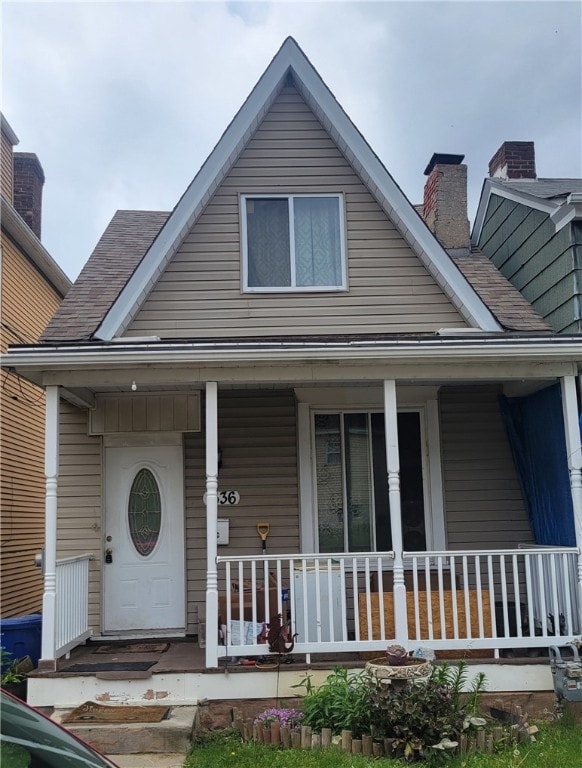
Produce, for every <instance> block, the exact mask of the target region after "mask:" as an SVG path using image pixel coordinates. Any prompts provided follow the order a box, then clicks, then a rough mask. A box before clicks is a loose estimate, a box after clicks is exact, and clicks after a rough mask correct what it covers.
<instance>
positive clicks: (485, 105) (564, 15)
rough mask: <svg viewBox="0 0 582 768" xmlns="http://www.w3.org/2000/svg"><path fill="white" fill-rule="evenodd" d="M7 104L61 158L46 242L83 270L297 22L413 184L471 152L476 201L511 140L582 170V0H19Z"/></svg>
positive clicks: (331, 81) (221, 119) (176, 174)
mask: <svg viewBox="0 0 582 768" xmlns="http://www.w3.org/2000/svg"><path fill="white" fill-rule="evenodd" d="M3 15H4V24H3V41H2V42H3V60H2V64H3V68H2V69H3V75H2V77H3V83H2V85H3V95H4V99H3V111H4V113H5V114H6V117H7V119H8V120H9V122H10V124H11V125H12V127H13V128H14V130H15V131H16V133H17V135H18V136H19V137H20V139H21V143H20V146H19V147H18V149H20V150H22V151H33V152H36V153H37V154H38V156H39V158H40V160H41V163H42V165H43V167H44V170H45V174H46V178H47V181H46V185H45V194H44V215H43V241H44V243H45V245H46V247H47V248H48V250H49V251H50V252H51V253H52V255H53V256H54V257H55V258H56V259H57V261H58V262H59V263H60V264H61V266H62V267H63V268H64V269H65V271H66V272H67V273H68V274H69V275H70V276H72V277H74V276H76V274H77V273H78V272H79V270H80V268H81V266H82V265H83V263H84V261H85V260H86V259H87V258H88V256H89V255H90V252H91V250H92V248H93V247H94V245H95V243H96V241H97V239H98V237H99V235H100V234H101V232H102V230H103V229H104V227H105V226H106V224H107V222H108V220H109V219H110V218H111V216H112V215H113V213H114V212H115V210H116V209H117V208H143V209H150V210H152V209H161V210H171V209H172V208H173V206H174V205H175V203H176V202H177V200H178V199H179V197H180V196H181V194H182V193H183V191H184V190H185V188H186V186H187V185H188V183H189V182H190V181H191V179H192V178H193V177H194V175H195V173H196V171H197V170H198V168H199V167H200V165H201V164H202V163H203V162H204V160H205V158H206V156H207V155H208V153H209V152H210V151H211V149H212V147H213V146H214V145H215V144H216V142H217V140H218V139H219V137H220V135H221V134H222V132H223V131H224V129H225V128H226V126H227V125H228V123H229V122H230V120H231V119H232V117H233V116H234V114H235V113H236V111H237V110H238V109H239V107H240V106H241V104H242V103H243V101H244V100H245V98H246V97H247V95H248V94H249V92H250V91H251V89H252V88H253V86H254V85H255V83H256V81H257V80H258V78H259V77H260V75H261V74H262V72H263V71H264V69H265V68H266V66H267V65H268V63H269V62H270V60H271V59H272V57H273V55H274V54H275V53H276V51H277V50H278V48H279V47H280V45H281V44H282V42H283V40H284V39H285V38H286V37H287V36H288V35H293V36H294V37H295V39H296V40H297V41H298V43H299V44H300V45H301V47H302V48H303V50H304V51H305V53H306V54H307V56H308V57H309V58H310V60H311V62H312V63H313V64H314V66H315V67H316V68H317V70H318V71H319V73H320V74H321V76H322V77H323V79H324V80H325V81H326V83H327V84H328V86H329V87H330V88H331V90H332V91H333V93H334V94H335V96H336V97H337V99H338V100H339V102H340V103H341V104H342V106H343V107H344V108H345V110H346V111H347V112H348V114H349V115H350V117H351V118H352V120H353V121H354V122H355V124H356V125H357V126H358V128H359V129H360V130H361V131H362V133H363V134H364V136H365V137H366V138H367V139H368V141H369V142H370V144H371V145H372V147H373V149H374V150H375V151H376V152H377V154H378V155H379V156H380V158H381V159H382V160H383V161H384V162H385V164H386V166H387V167H388V170H389V171H390V172H391V173H392V175H393V176H394V177H395V179H396V181H397V182H398V183H399V184H400V186H401V187H402V188H403V190H404V191H405V193H406V194H407V195H408V196H409V197H410V199H411V200H412V202H418V201H419V200H420V199H421V197H422V187H423V184H424V177H423V176H422V171H423V169H424V167H425V166H426V163H427V162H428V160H429V158H430V156H431V155H432V153H433V152H435V151H443V152H459V153H465V154H466V162H468V164H469V183H470V189H469V191H470V200H471V207H472V209H473V210H474V207H475V205H476V197H477V194H478V191H479V189H480V187H481V184H482V181H483V176H484V174H485V173H486V169H487V162H488V160H489V158H490V157H491V156H492V154H493V153H494V151H495V150H496V149H497V147H498V146H499V145H500V143H501V142H502V141H503V140H506V139H526V140H534V141H535V142H536V151H537V158H538V169H539V172H540V174H541V175H546V176H573V175H574V176H575V175H582V173H581V165H582V161H581V155H580V133H581V118H580V115H581V109H580V92H581V88H580V66H579V65H580V48H581V43H580V40H581V33H582V29H581V23H580V6H579V5H578V4H577V3H569V2H564V3H561V2H532V3H530V2H505V3H490V2H482V3H477V2H467V3H458V2H424V3H420V2H418V3H417V2H370V3H364V2H362V3H360V2H334V3H330V2H320V3H317V2H310V3H303V2H300V3H283V2H271V3H249V2H228V3H221V2H207V3H202V2H158V3H141V2H117V3H116V2H112V3H100V2H94V3H87V2H82V3H64V2H63V3H61V2H52V3H16V2H12V3H10V2H9V3H5V5H4V14H3Z"/></svg>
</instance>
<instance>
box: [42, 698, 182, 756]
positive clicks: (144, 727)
mask: <svg viewBox="0 0 582 768" xmlns="http://www.w3.org/2000/svg"><path fill="white" fill-rule="evenodd" d="M120 706H122V705H120ZM70 711H71V710H65V709H58V710H55V711H54V712H53V714H52V718H53V720H56V721H57V722H59V723H60V722H62V720H63V718H64V717H65V715H66V714H68V713H69V712H70ZM195 719H196V707H186V706H184V707H180V706H176V707H170V711H169V713H168V717H167V718H166V719H165V720H162V721H161V722H159V723H115V724H107V725H96V724H91V725H78V724H69V723H65V724H64V725H65V728H67V729H68V730H69V731H71V732H72V733H74V734H75V735H77V736H79V737H80V738H81V739H83V741H86V742H87V743H88V744H91V745H92V746H94V747H96V748H97V749H98V750H100V751H101V752H104V753H105V754H106V755H141V754H172V753H180V754H182V755H186V753H187V752H188V750H189V749H190V745H191V743H192V732H193V730H194V722H195Z"/></svg>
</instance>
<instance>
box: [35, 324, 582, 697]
mask: <svg viewBox="0 0 582 768" xmlns="http://www.w3.org/2000/svg"><path fill="white" fill-rule="evenodd" d="M445 343H447V344H449V342H445V341H444V340H440V339H439V340H438V342H437V344H438V346H439V347H441V346H442V345H444V344H445ZM386 344H388V345H390V344H391V342H386ZM432 344H433V342H432V341H431V345H432ZM488 344H489V345H490V346H489V348H487V347H486V345H482V344H481V341H479V343H478V344H477V343H475V344H473V343H472V342H468V341H466V340H464V339H463V340H462V341H459V342H458V343H455V344H452V345H451V347H450V349H448V347H447V349H448V352H447V356H446V357H445V358H444V359H443V360H439V361H438V362H437V363H429V362H428V361H427V360H425V359H423V358H422V357H419V354H418V352H417V351H416V348H415V349H412V350H407V351H405V354H406V355H407V356H408V357H406V358H405V359H406V364H400V365H399V368H398V371H399V375H398V378H395V371H394V364H393V362H391V361H389V360H386V359H382V360H380V361H377V359H376V358H377V357H378V356H380V351H378V350H377V348H376V347H374V349H373V350H372V351H371V352H369V355H370V356H371V361H372V362H371V361H367V363H369V365H368V364H367V365H363V364H362V363H361V351H360V350H359V348H358V349H355V348H352V347H351V346H349V345H347V346H346V350H345V352H346V354H347V353H349V355H350V358H349V363H348V361H347V360H346V361H344V360H343V359H342V360H341V361H339V362H341V364H338V360H337V358H338V351H337V349H335V347H334V349H333V350H331V351H329V350H328V349H327V348H325V350H324V352H325V354H326V355H328V356H329V358H330V359H329V360H328V359H327V357H326V359H325V360H324V361H323V362H322V363H319V362H318V363H311V362H310V363H307V362H306V361H305V360H304V359H303V358H304V356H305V355H306V351H305V349H304V348H303V347H302V348H301V349H300V350H295V349H293V350H292V352H293V355H296V356H300V358H301V359H300V360H299V361H298V362H297V363H296V365H295V367H290V365H291V362H292V360H285V362H284V363H282V364H281V365H280V366H279V365H272V366H270V367H268V366H263V367H261V368H259V367H257V366H256V365H253V364H251V363H248V365H247V364H246V363H245V365H242V364H241V365H240V366H239V365H233V362H232V360H230V359H229V360H228V361H225V362H224V370H219V366H218V365H217V367H216V368H215V369H213V370H212V373H213V374H217V373H220V374H221V377H219V376H215V378H217V379H219V381H213V380H205V377H206V374H207V372H206V371H205V370H204V369H203V368H200V369H199V370H196V371H195V370H194V368H193V359H192V357H191V355H192V349H191V346H192V345H188V350H187V351H188V355H189V356H188V361H187V365H186V364H184V367H180V366H179V365H178V363H176V366H177V367H175V368H172V369H166V368H165V367H163V366H161V365H160V366H159V367H158V368H156V367H152V366H149V364H148V365H145V364H144V365H141V363H140V365H139V366H137V367H136V368H135V370H132V372H131V376H128V371H127V370H126V369H124V370H123V371H121V370H120V371H117V370H116V369H115V361H114V362H113V364H112V367H111V369H110V370H109V369H106V370H104V371H97V370H96V369H94V368H93V369H88V370H84V369H83V370H81V368H80V366H81V365H83V358H82V356H81V357H80V358H79V359H78V360H77V358H76V356H75V359H74V360H73V361H72V362H71V365H72V366H74V367H75V370H74V371H65V372H64V373H61V372H60V371H58V372H56V373H55V376H54V377H53V379H51V382H52V383H50V384H47V423H46V440H47V449H46V476H47V481H46V523H47V524H46V557H45V593H44V604H43V648H42V659H41V671H42V672H43V673H47V674H48V673H49V672H53V673H54V672H55V671H56V672H57V673H58V669H59V667H60V666H62V662H61V661H58V660H60V659H62V657H63V656H64V655H65V654H67V653H68V652H70V651H71V650H73V649H75V646H77V645H80V644H81V643H83V642H85V640H86V639H87V637H89V636H92V637H93V638H97V639H105V638H111V639H116V638H117V639H128V638H129V637H131V636H134V637H140V638H141V639H149V638H152V637H160V636H167V637H175V636H177V635H183V636H194V635H197V636H198V637H199V638H202V639H203V640H204V643H205V648H204V668H205V669H206V670H216V669H221V666H222V665H223V664H227V662H226V661H225V660H227V659H228V660H229V661H228V668H229V669H230V668H232V667H233V666H234V665H235V664H236V661H235V660H238V659H240V658H245V657H246V658H252V657H257V656H263V655H266V654H267V653H268V651H267V646H266V644H265V643H264V642H262V641H263V639H264V635H265V625H267V624H272V623H273V620H274V619H275V617H276V616H278V615H281V617H282V620H283V623H285V622H287V621H288V622H289V624H288V627H287V636H286V637H285V638H284V640H285V641H286V642H288V643H289V644H290V642H291V639H292V638H293V640H294V643H295V645H294V647H293V649H292V651H291V656H297V657H301V658H302V657H305V660H306V663H307V664H309V663H310V662H311V661H312V659H313V658H314V657H315V656H316V655H318V654H325V653H334V654H342V656H343V657H344V658H347V657H348V656H349V655H351V654H360V653H373V654H377V653H380V652H382V651H383V650H384V649H385V647H386V646H387V645H389V644H391V643H394V642H396V643H399V644H401V645H403V646H405V647H406V648H407V649H408V650H410V651H414V650H416V649H417V648H419V647H421V648H427V649H429V650H430V651H434V652H437V653H439V652H440V653H447V652H448V653H450V654H453V655H456V656H457V657H464V656H466V655H467V654H469V653H471V654H473V653H475V652H476V651H480V652H484V653H486V654H488V657H489V659H490V660H491V659H493V661H495V660H496V659H500V658H502V657H503V655H504V654H505V655H506V654H508V653H511V652H513V653H514V654H515V653H516V652H517V653H524V654H535V653H536V652H537V649H543V648H547V647H548V646H550V645H554V644H559V645H563V644H565V643H567V642H569V641H571V640H573V639H575V638H577V637H578V636H579V635H580V634H581V631H582V627H581V613H582V610H581V596H582V589H581V585H582V557H581V555H580V545H581V542H582V480H581V478H582V469H581V466H580V465H581V462H582V459H581V453H580V432H579V426H578V414H579V411H578V402H577V393H576V377H575V375H574V374H573V373H571V371H573V367H572V365H571V364H570V363H567V364H566V363H564V364H562V363H560V365H554V364H548V366H546V367H545V368H544V367H543V366H542V365H540V363H538V362H537V361H536V359H534V358H535V356H536V355H537V354H538V351H539V350H538V347H537V346H533V345H530V344H528V345H527V348H524V350H522V352H523V355H524V356H525V360H521V358H520V359H519V361H518V362H517V363H516V362H515V360H514V359H513V357H514V354H515V353H514V352H513V351H511V355H510V359H509V360H505V355H506V351H505V346H506V345H505V342H503V343H501V342H500V341H498V340H494V341H491V342H488ZM139 345H140V342H137V343H136V347H139ZM427 345H428V342H427ZM128 346H131V345H128ZM340 346H341V344H340ZM412 346H415V345H412ZM538 346H539V345H538ZM473 347H475V350H479V355H478V356H477V354H476V351H475V350H473ZM498 347H499V349H498ZM492 348H494V352H493V353H491V352H490V351H489V350H490V349H492ZM115 349H117V347H115ZM342 349H343V348H342ZM472 350H473V351H472ZM483 350H486V351H487V352H488V355H486V356H485V355H484V351H483ZM178 351H179V352H180V351H181V347H180V350H178ZM429 351H430V350H429ZM317 352H318V354H319V353H320V351H319V350H317ZM392 352H393V353H394V354H396V352H398V353H399V354H400V353H401V350H400V349H397V350H396V352H395V351H394V350H392ZM461 352H462V355H461ZM473 352H475V356H476V359H475V361H474V365H473V368H472V369H471V379H469V378H468V373H467V368H466V361H465V358H466V357H467V356H468V355H469V353H471V354H473ZM356 353H357V354H356ZM107 354H109V350H108V351H107ZM164 354H165V351H164ZM201 354H202V351H201ZM204 354H206V350H204ZM221 354H223V352H222V351H221ZM224 354H226V353H225V352H224ZM482 354H483V355H484V357H483V360H481V359H480V356H481V355H482ZM507 354H508V355H509V352H507ZM352 356H353V357H352ZM146 357H147V355H146ZM498 357H499V360H498V359H497V358H498ZM409 358H410V359H409ZM417 358H418V359H417ZM293 359H294V358H293ZM431 359H432V358H431ZM461 359H462V365H461V364H460V363H459V360H461ZM419 360H420V362H422V365H420V364H418V365H417V363H419ZM455 361H456V363H455ZM251 362H252V361H251ZM331 363H333V365H332V364H331ZM91 364H92V365H94V362H92V363H91ZM453 364H455V365H453ZM493 364H494V366H493ZM77 367H78V368H79V370H77ZM133 377H136V378H137V379H138V381H139V384H137V385H136V388H137V387H139V389H137V392H139V394H138V395H135V394H134V390H133V388H132V387H130V390H129V391H127V381H128V380H129V381H130V382H131V381H132V380H133ZM67 381H68V382H69V384H71V383H73V382H74V383H75V384H76V385H77V387H76V389H75V391H73V390H72V389H71V386H69V388H68V389H67V388H65V387H64V383H65V382H67ZM54 382H58V383H54ZM124 382H125V385H124ZM45 383H46V382H45ZM558 383H559V384H560V385H561V386H560V387H558V388H559V389H561V395H562V404H561V406H560V407H561V409H562V411H563V425H564V433H565V438H566V439H565V448H566V461H567V464H566V465H564V470H565V472H566V483H567V485H568V488H567V494H568V496H569V498H570V501H571V505H572V507H573V514H572V511H566V514H567V515H569V518H568V522H569V527H570V528H571V529H572V532H573V533H572V536H571V537H570V538H569V539H568V543H569V544H570V545H569V546H553V545H550V546H536V545H535V544H534V542H535V541H537V539H536V537H535V536H534V532H533V530H532V527H531V521H530V520H529V519H528V514H527V512H526V509H525V505H524V500H523V494H522V493H521V490H520V484H519V480H518V478H517V474H516V470H515V467H514V465H513V462H512V457H511V451H510V448H509V443H508V439H507V435H506V434H505V431H504V426H503V420H502V417H501V413H500V405H499V401H500V396H501V395H503V394H504V393H506V392H509V393H511V392H513V393H515V392H516V391H519V392H523V393H528V392H535V391H536V390H537V389H539V388H540V387H541V388H543V387H545V386H549V385H551V384H554V385H555V384H558ZM89 384H90V385H91V390H90V391H88V390H87V388H85V389H84V390H83V392H82V393H81V394H82V395H83V397H81V394H80V389H79V387H81V385H83V386H84V385H87V386H88V385H89ZM219 438H220V439H219ZM562 439H563V438H562ZM162 465H163V467H164V468H165V467H167V468H168V471H167V472H166V474H164V473H163V472H162V471H161V470H160V469H159V467H162ZM144 468H145V469H146V470H148V471H147V472H145V473H144V472H143V470H144ZM177 468H179V472H176V469H177ZM164 472H165V469H164ZM144 474H145V475H148V477H149V480H150V481H151V480H152V478H153V479H154V480H155V481H156V483H157V490H156V491H155V493H154V494H150V497H149V498H151V499H153V503H155V504H157V507H156V510H157V511H156V513H155V514H156V515H157V517H158V527H157V529H156V530H155V531H152V530H150V529H148V530H145V529H144V531H143V533H144V535H143V536H142V532H140V531H139V530H138V527H137V526H136V524H135V519H134V518H132V515H133V513H134V512H135V510H133V511H132V509H133V507H132V504H131V503H130V502H131V499H132V498H133V496H132V494H133V495H135V494H134V491H135V490H136V488H137V487H138V483H137V480H138V479H139V478H140V477H141V476H142V475H144ZM114 481H115V482H114ZM117 481H119V482H118V484H117V485H116V482H117ZM156 483H153V485H154V486H156ZM170 491H171V492H172V493H174V492H176V491H177V496H176V495H173V496H172V495H170ZM148 493H149V492H148ZM231 494H232V497H233V499H234V502H233V504H232V505H231V506H227V507H225V506H223V504H224V502H223V501H222V500H221V499H222V496H225V497H227V501H228V497H230V495H231ZM162 500H165V501H168V500H171V502H172V503H161V501H162ZM174 501H175V502H176V503H174ZM229 504H230V502H229ZM563 509H564V510H566V505H563ZM162 510H163V512H162ZM164 515H165V519H166V520H170V522H171V524H172V525H175V527H174V529H172V530H171V531H169V532H170V533H171V534H172V535H171V536H169V535H168V531H166V529H164V527H163V525H162V523H160V522H159V521H160V519H163V517H164ZM223 517H227V518H229V519H230V539H228V538H227V539H226V541H221V542H218V541H217V535H218V532H219V518H223ZM552 517H553V511H552V510H551V509H550V512H549V513H548V518H550V519H551V518H552ZM269 520H270V524H271V536H270V537H269V540H268V542H267V548H268V553H263V554H256V555H255V554H251V553H252V552H253V551H254V552H257V551H260V546H261V544H260V541H259V539H258V537H257V532H256V526H257V524H260V522H261V521H269ZM115 526H118V527H115ZM168 530H169V529H168ZM136 532H137V533H136ZM552 540H553V539H550V542H551V541H552ZM158 541H159V545H158V543H157V542H158ZM572 541H575V546H572ZM334 542H337V543H338V544H337V549H336V548H332V544H333V543H334ZM162 544H163V545H164V546H165V547H166V550H164V552H165V554H164V552H162V547H161V545H162ZM222 544H224V548H222V546H220V545H222ZM342 547H343V549H342ZM326 550H327V551H326ZM223 552H224V553H225V554H222V553H223ZM82 553H85V554H82ZM160 553H161V554H160ZM168 553H169V554H168ZM162 554H163V557H162ZM66 555H69V556H66ZM156 558H158V560H156ZM168 562H169V563H170V564H171V565H172V566H173V567H174V570H173V571H171V572H169V573H168V574H166V573H165V572H164V571H163V568H164V567H165V565H166V563H168ZM136 563H137V565H136ZM126 566H130V567H131V568H134V567H136V568H139V569H140V572H141V575H140V576H139V578H141V581H140V582H139V584H138V576H137V575H134V574H136V573H137V571H131V573H130V576H126V575H125V574H126V571H127V570H128V569H127V568H126ZM142 566H143V567H142ZM65 572H66V573H65ZM156 580H157V582H158V583H161V582H162V581H164V583H165V584H166V585H171V586H168V587H163V589H164V590H165V591H162V592H157V593H155V591H154V590H153V589H151V588H150V585H151V584H153V583H154V582H156ZM132 584H135V585H137V586H135V589H134V588H133V587H132ZM121 585H124V586H123V587H122V586H121ZM125 585H129V586H125ZM132 590H133V591H132ZM119 596H122V598H123V599H120V600H118V601H117V603H116V605H115V607H116V610H117V612H113V611H112V610H111V606H112V604H113V603H115V601H116V600H117V598H118V597H119ZM160 596H161V597H163V598H164V599H165V598H167V599H166V602H165V603H164V602H163V601H162V600H160V599H159V598H160ZM156 601H157V603H156ZM172 601H173V602H172ZM170 602H172V605H171V606H170ZM154 603H156V605H154ZM160 605H161V609H160V617H161V618H159V617H157V616H156V617H154V608H155V609H156V610H157V608H158V607H159V606H160ZM166 605H167V606H169V607H171V608H172V610H173V611H174V612H173V613H172V614H171V619H168V620H167V621H166V623H164V621H165V618H164V616H165V614H164V613H163V610H165V608H166ZM154 618H155V619H156V621H157V622H158V623H154V622H153V619H154ZM158 618H159V620H158ZM124 622H125V623H124ZM526 658H529V656H526ZM291 666H293V665H291ZM282 669H283V668H282ZM156 674H157V673H156ZM188 674H190V673H188ZM193 674H194V673H193ZM195 674H198V673H197V672H196V673H195ZM200 674H204V673H203V672H200ZM263 674H265V675H267V674H270V673H269V672H268V671H264V672H263ZM40 679H43V678H42V675H41V677H39V680H40ZM133 682H135V681H133ZM133 682H132V684H133ZM181 685H182V683H179V686H181ZM197 685H198V683H197ZM144 690H148V689H144ZM181 690H182V693H184V690H185V689H183V688H181ZM242 694H244V691H242ZM180 695H181V694H180ZM180 695H179V694H176V696H177V698H180ZM205 695H206V694H205ZM229 695H232V696H235V695H237V694H236V693H235V692H234V689H233V690H231V691H230V693H229Z"/></svg>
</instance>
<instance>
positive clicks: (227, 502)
mask: <svg viewBox="0 0 582 768" xmlns="http://www.w3.org/2000/svg"><path fill="white" fill-rule="evenodd" d="M217 496H218V503H219V504H220V505H221V506H223V507H224V506H227V507H232V506H234V505H235V504H238V503H239V501H240V493H239V492H238V491H218V494H217ZM203 501H204V503H205V504H206V494H204V497H203Z"/></svg>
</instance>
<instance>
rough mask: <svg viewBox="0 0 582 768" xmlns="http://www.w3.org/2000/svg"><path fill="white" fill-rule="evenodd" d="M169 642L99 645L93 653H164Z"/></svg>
mask: <svg viewBox="0 0 582 768" xmlns="http://www.w3.org/2000/svg"><path fill="white" fill-rule="evenodd" d="M169 647H170V643H124V644H123V645H121V644H120V645H115V644H112V645H100V646H99V647H98V648H95V650H94V651H93V653H164V651H167V650H168V648H169Z"/></svg>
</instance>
